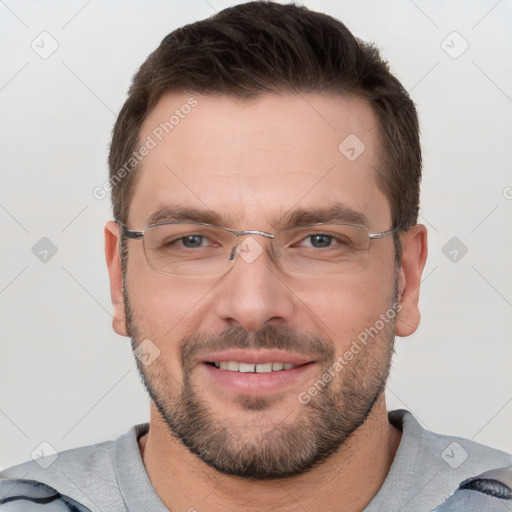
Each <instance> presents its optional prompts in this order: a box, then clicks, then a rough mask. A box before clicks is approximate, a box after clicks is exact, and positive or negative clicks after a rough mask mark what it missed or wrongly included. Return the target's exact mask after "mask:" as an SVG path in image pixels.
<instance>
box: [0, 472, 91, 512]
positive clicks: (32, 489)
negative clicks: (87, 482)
mask: <svg viewBox="0 0 512 512" xmlns="http://www.w3.org/2000/svg"><path fill="white" fill-rule="evenodd" d="M0 511H1V512H91V511H90V510H89V509H88V508H86V507H84V506H83V505H81V504H80V503H78V502H76V501H75V500H73V499H71V498H69V497H68V496H64V495H63V494H61V493H59V492H58V491H57V490H56V489H53V488H52V487H50V486H48V485H46V484H43V483H42V482H38V481H36V480H22V479H19V478H0Z"/></svg>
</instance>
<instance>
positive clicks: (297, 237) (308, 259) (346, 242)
mask: <svg viewBox="0 0 512 512" xmlns="http://www.w3.org/2000/svg"><path fill="white" fill-rule="evenodd" d="M119 226H120V230H121V235H120V237H121V242H122V241H123V239H124V237H126V238H130V239H133V240H142V243H143V247H144V253H145V255H146V260H147V262H148V265H149V266H150V267H151V268H152V269H153V270H154V271H156V272H159V273H161V274H169V275H176V276H220V275H224V274H225V273H226V272H228V270H229V269H230V268H231V267H232V265H233V263H234V261H235V260H236V259H237V258H238V257H241V258H242V259H243V260H244V261H245V262H246V263H252V262H253V261H255V260H256V259H257V258H258V257H259V256H260V255H261V253H262V252H263V251H264V246H263V244H261V243H260V242H258V241H257V240H256V238H254V236H253V235H257V236H262V237H265V238H267V239H269V240H270V248H269V254H270V256H271V258H273V259H275V261H276V262H277V264H278V266H279V267H280V268H281V269H282V270H283V271H285V272H287V273H291V274H302V275H337V274H354V273H356V272H360V271H362V270H364V269H365V268H366V267H367V266H368V261H369V254H370V242H371V241H372V240H378V239H381V238H384V237H387V236H389V235H391V234H392V233H393V232H395V231H396V229H397V228H394V229H390V230H388V231H382V232H381V233H370V232H369V231H368V230H367V228H366V227H365V226H361V225H356V224H325V223H319V224H311V225H307V226H293V227H287V228H284V229H280V230H279V231H276V232H275V233H267V232H265V231H255V230H244V231H236V230H234V229H230V228H226V227H221V226H215V225H212V224H203V223H181V222H166V223H158V224H150V225H149V226H147V227H146V228H145V229H144V231H132V230H130V229H128V228H127V227H126V226H125V225H124V224H122V223H119ZM248 235H249V236H248ZM242 237H244V238H242Z"/></svg>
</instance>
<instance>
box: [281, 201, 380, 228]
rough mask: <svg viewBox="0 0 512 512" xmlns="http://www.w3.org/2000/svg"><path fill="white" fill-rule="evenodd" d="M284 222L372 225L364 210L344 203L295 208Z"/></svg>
mask: <svg viewBox="0 0 512 512" xmlns="http://www.w3.org/2000/svg"><path fill="white" fill-rule="evenodd" d="M282 222H283V224H284V225H285V226H298V225H301V224H316V223H320V222H323V223H329V222H340V223H348V224H361V225H362V226H365V227H369V225H370V222H369V220H368V217H367V216H366V215H365V214H364V213H363V212H360V211H357V210H353V209H351V208H348V207H347V206H345V205H343V204H342V203H335V204H333V205H332V206H330V207H328V208H313V209H305V208H299V209H295V210H292V211H290V212H288V214H287V215H286V216H285V217H284V219H283V220H282Z"/></svg>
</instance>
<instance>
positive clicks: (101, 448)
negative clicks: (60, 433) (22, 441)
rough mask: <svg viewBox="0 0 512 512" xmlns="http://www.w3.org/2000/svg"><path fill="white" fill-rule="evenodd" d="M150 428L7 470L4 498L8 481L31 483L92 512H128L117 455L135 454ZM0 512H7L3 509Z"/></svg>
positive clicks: (0, 475)
mask: <svg viewBox="0 0 512 512" xmlns="http://www.w3.org/2000/svg"><path fill="white" fill-rule="evenodd" d="M146 426H147V424H142V425H136V426H134V427H132V428H131V429H130V430H128V432H126V433H125V434H123V435H122V436H120V437H119V438H118V439H117V440H115V441H103V442H101V443H96V444H92V445H88V446H81V447H78V448H73V449H70V450H65V451H62V452H58V453H56V454H53V455H46V456H42V457H39V458H36V459H34V460H30V461H27V462H23V463H21V464H17V465H15V466H12V467H10V468H7V469H5V470H3V471H1V472H0V481H2V479H4V486H3V488H0V498H2V494H1V493H2V492H4V493H5V492H6V489H7V485H6V484H5V479H16V480H18V481H23V482H26V481H27V480H29V481H33V482H36V483H42V484H45V485H47V486H49V487H50V488H51V489H52V490H54V491H56V492H58V493H61V494H62V495H64V496H65V497H69V498H70V499H72V500H75V501H76V502H78V503H81V504H83V505H84V506H85V507H87V508H88V509H90V510H92V511H97V510H100V508H98V506H100V507H101V510H105V511H106V510H124V506H122V505H121V504H122V503H123V502H122V496H121V494H120V491H119V485H118V479H117V473H116V461H115V452H116V450H122V449H124V448H125V447H126V446H130V447H131V448H132V450H133V451H135V448H134V447H135V446H136V445H137V435H139V434H140V432H141V431H142V430H143V429H144V428H145V427H146ZM18 483H20V482H18ZM18 489H19V490H23V489H25V490H27V489H28V487H23V485H22V487H19V488H18ZM0 510H2V511H3V509H2V508H1V507H0ZM5 510H9V509H5ZM13 510H16V509H13ZM34 510H36V509H34ZM44 510H46V509H44ZM56 510H60V509H56ZM62 510H66V509H65V508H64V509H62Z"/></svg>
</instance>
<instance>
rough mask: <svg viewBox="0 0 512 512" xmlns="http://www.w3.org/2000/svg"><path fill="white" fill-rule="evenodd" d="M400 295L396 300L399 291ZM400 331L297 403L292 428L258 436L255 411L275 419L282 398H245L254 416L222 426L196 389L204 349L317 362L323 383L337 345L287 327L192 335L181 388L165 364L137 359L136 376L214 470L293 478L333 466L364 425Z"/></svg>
mask: <svg viewBox="0 0 512 512" xmlns="http://www.w3.org/2000/svg"><path fill="white" fill-rule="evenodd" d="M124 295H125V307H126V318H127V322H126V323H127V328H128V333H129V335H130V337H131V338H132V348H133V350H135V349H136V348H137V346H138V345H139V344H140V343H141V342H142V341H143V339H144V338H143V337H142V336H141V335H140V333H139V330H138V328H137V326H136V321H135V319H134V316H135V315H134V312H133V310H132V308H131V304H130V301H129V296H128V293H127V290H126V289H125V291H124ZM394 295H395V298H396V296H397V293H396V287H395V294H394ZM391 307H392V306H391V305H390V308H391ZM395 323H396V318H393V319H392V320H390V321H389V323H386V324H385V326H384V328H383V329H382V330H381V331H379V333H378V334H376V335H375V336H374V337H373V338H371V340H369V341H368V342H367V344H366V345H365V346H364V347H362V349H361V351H360V352H359V353H357V354H355V355H354V358H353V359H352V360H351V361H350V362H348V363H347V364H346V365H344V366H343V368H342V369H341V371H339V372H338V373H337V374H336V377H335V378H334V379H332V380H331V381H330V382H327V383H325V387H324V388H323V389H321V390H319V392H318V393H317V394H316V395H315V396H311V397H310V401H309V402H308V403H307V404H302V403H300V402H299V400H298V398H297V404H298V408H299V410H298V411H297V412H296V413H294V414H290V415H289V416H292V418H291V419H290V421H286V420H287V419H289V418H288V417H285V418H284V419H283V420H281V422H280V423H277V424H275V425H273V426H272V428H265V429H261V430H259V431H258V430H255V429H254V428H253V427H254V424H255V423H254V421H253V420H254V416H253V415H254V414H255V411H261V414H262V415H268V414H271V412H272V408H273V407H279V403H278V402H279V397H273V396H271V397H261V396H260V397H249V396H239V397H238V398H237V401H238V404H239V405H240V407H241V408H242V409H243V410H246V411H248V415H247V416H248V420H247V423H246V424H241V423H240V422H238V423H237V424H236V425H233V424H229V423H228V422H226V421H223V420H222V416H221V414H219V410H215V409H214V410H211V408H210V407H209V406H208V405H207V404H206V403H205V401H204V400H203V399H202V398H201V396H200V388H198V386H197V385H196V383H195V382H194V376H195V375H196V372H195V371H194V362H193V361H195V360H196V359H195V356H197V354H198V353H200V351H201V350H204V349H206V348H208V349H209V350H212V348H213V349H214V350H215V349H224V348H225V349H227V348H256V349H257V348H275V349H282V350H290V351H295V352H297V351H298V352H300V353H306V354H312V355H313V358H314V359H315V360H316V361H318V362H321V365H320V366H321V370H320V371H319V373H318V376H317V378H321V376H322V375H323V374H324V373H325V372H328V371H329V370H331V372H332V368H333V365H334V362H335V360H336V358H337V355H336V354H335V352H334V349H333V343H332V342H331V341H329V340H327V339H325V338H322V337H317V336H311V335H309V336H308V335H304V334H301V333H297V332H295V331H294V330H292V329H290V328H288V327H283V328H281V327H275V326H267V327H265V328H264V329H262V330H261V331H258V332H256V333H249V332H247V331H245V330H244V329H243V328H240V327H229V328H228V329H227V330H225V331H222V332H220V333H214V334H211V333H210V334H207V333H203V334H194V335H193V336H191V337H189V338H185V339H183V340H182V341H181V343H180V347H181V349H180V356H181V357H180V362H181V370H182V373H181V374H182V375H183V381H182V382H181V385H180V383H179V382H178V381H177V380H176V378H175V377H173V376H172V375H171V374H170V373H169V370H168V369H167V367H166V366H165V364H164V363H163V361H161V359H160V358H157V359H156V360H155V361H154V362H153V363H152V364H151V365H149V366H145V365H144V364H142V363H141V361H139V360H138V359H137V360H136V361H137V368H138V371H139V374H140V377H141V380H142V382H143V384H144V386H145V387H146V389H147V391H148V394H149V396H150V398H151V400H152V401H153V403H154V404H155V406H156V408H157V410H158V411H159V413H160V415H161V417H162V418H163V419H164V420H165V422H166V424H167V426H168V427H169V431H170V433H171V434H172V435H173V436H174V437H175V438H176V439H178V440H179V441H180V442H181V443H182V444H183V445H184V446H185V447H187V448H188V450H189V451H190V452H191V453H193V454H195V455H196V456H197V457H199V459H201V460H202V461H203V462H205V463H206V464H208V465H209V466H210V467H212V468H214V469H216V470H217V471H220V472H221V473H224V474H227V475H232V476H237V477H240V478H246V479H253V480H271V479H278V478H286V477H292V476H296V475H299V474H302V473H305V472H307V471H309V470H311V469H312V468H314V467H316V466H317V465H319V464H320V463H322V462H323V461H325V460H327V459H328V458H329V457H330V456H331V455H333V454H334V453H335V452H337V451H338V450H339V449H340V447H342V446H344V445H345V444H346V443H347V441H348V440H349V438H350V437H351V436H352V434H353V433H354V432H355V431H356V430H357V429H358V428H359V427H361V425H363V423H364V422H365V421H366V419H367V418H368V416H369V415H370V413H371V411H372V408H373V407H374V405H375V404H376V402H377V401H378V399H379V398H380V397H381V396H382V394H383V393H384V390H385V387H386V382H387V378H388V375H389V371H390V367H391V359H392V355H393V352H394V327H395ZM368 327H369V326H368ZM315 380H316V379H315ZM301 391H307V390H301ZM219 409H221V407H219ZM220 413H222V411H220Z"/></svg>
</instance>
